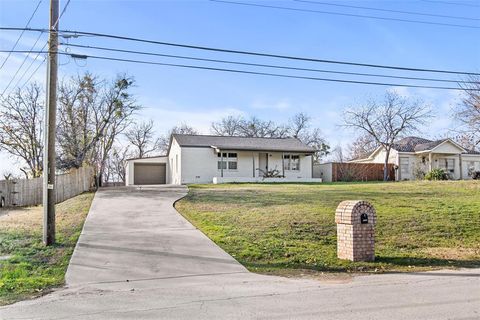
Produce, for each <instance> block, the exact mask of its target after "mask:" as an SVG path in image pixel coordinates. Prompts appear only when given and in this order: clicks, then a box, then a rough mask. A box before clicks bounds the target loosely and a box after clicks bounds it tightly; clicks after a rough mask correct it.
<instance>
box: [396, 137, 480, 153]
mask: <svg viewBox="0 0 480 320" xmlns="http://www.w3.org/2000/svg"><path fill="white" fill-rule="evenodd" d="M447 140H450V139H448V138H447V139H440V140H428V139H424V138H420V137H406V138H403V139H401V140H398V141H397V142H396V143H394V144H393V149H395V150H397V151H400V152H421V151H427V150H432V149H433V148H435V147H437V146H438V145H440V144H442V143H444V142H445V141H447ZM464 149H465V148H464ZM465 150H467V153H468V154H480V152H478V151H474V150H468V149H465Z"/></svg>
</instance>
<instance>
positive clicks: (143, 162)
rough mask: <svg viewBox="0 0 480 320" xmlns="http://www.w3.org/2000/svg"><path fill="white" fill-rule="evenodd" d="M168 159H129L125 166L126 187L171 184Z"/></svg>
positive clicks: (163, 157)
mask: <svg viewBox="0 0 480 320" xmlns="http://www.w3.org/2000/svg"><path fill="white" fill-rule="evenodd" d="M167 160H168V158H167V157H165V156H160V157H150V158H142V159H128V160H127V163H126V166H125V171H126V172H125V173H126V174H125V178H126V181H125V182H126V185H127V186H129V185H154V184H167V183H170V182H169V179H168V177H167V175H168V168H167Z"/></svg>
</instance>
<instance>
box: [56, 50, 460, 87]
mask: <svg viewBox="0 0 480 320" xmlns="http://www.w3.org/2000/svg"><path fill="white" fill-rule="evenodd" d="M58 54H63V55H69V56H71V57H72V58H81V59H87V58H91V59H100V60H110V61H120V62H130V63H139V64H147V65H159V66H166V67H178V68H188V69H199V70H210V71H221V72H231V73H242V74H252V75H262V76H272V77H280V78H291V79H304V80H316V81H328V82H340V83H352V84H365V85H379V86H389V87H392V86H394V87H408V88H425V89H444V90H462V91H463V90H464V89H462V88H459V87H437V86H424V85H410V84H398V83H384V82H369V81H356V80H341V79H331V78H317V77H306V76H295V75H287V74H278V73H269V72H257V71H246V70H238V69H226V68H213V67H205V66H196V65H186V64H174V63H164V62H153V61H144V60H134V59H122V58H114V57H105V56H94V55H84V54H77V53H63V52H59V53H58Z"/></svg>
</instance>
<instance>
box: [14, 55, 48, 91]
mask: <svg viewBox="0 0 480 320" xmlns="http://www.w3.org/2000/svg"><path fill="white" fill-rule="evenodd" d="M45 60H47V56H46V55H45V57H44V58H43V61H42V62H40V64H39V65H38V66H37V67H36V68H35V70H33V72H32V73H31V74H30V77H28V79H27V81H25V82H24V83H23V85H22V86H21V87H20V90H22V89H23V88H24V87H25V86H26V85H27V83H29V82H30V80H31V79H32V78H33V76H34V75H35V73H37V71H38V69H40V67H41V66H42V65H43V63H44V62H45Z"/></svg>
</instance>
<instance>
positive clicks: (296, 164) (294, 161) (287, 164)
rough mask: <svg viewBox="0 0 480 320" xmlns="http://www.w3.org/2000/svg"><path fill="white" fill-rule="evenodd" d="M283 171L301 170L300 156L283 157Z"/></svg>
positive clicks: (288, 155) (289, 155)
mask: <svg viewBox="0 0 480 320" xmlns="http://www.w3.org/2000/svg"><path fill="white" fill-rule="evenodd" d="M283 169H285V170H287V171H299V170H300V156H299V155H298V154H284V155H283Z"/></svg>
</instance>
